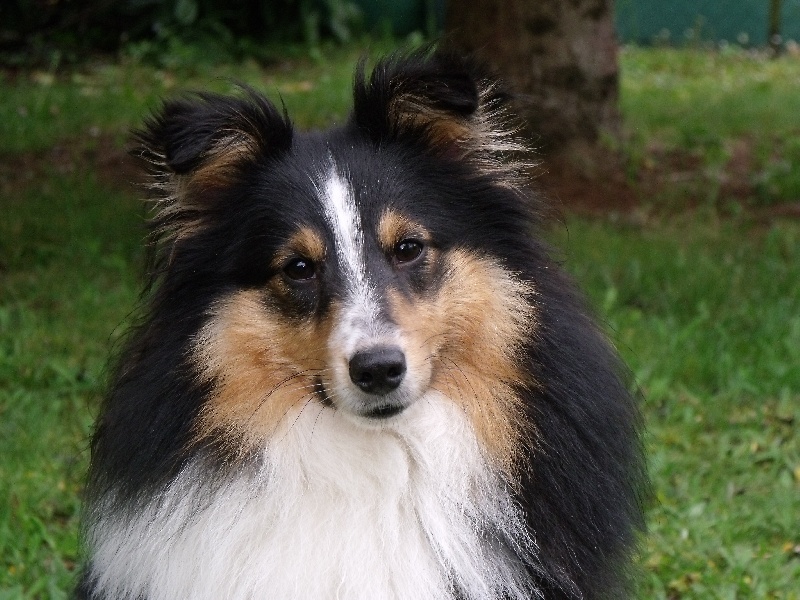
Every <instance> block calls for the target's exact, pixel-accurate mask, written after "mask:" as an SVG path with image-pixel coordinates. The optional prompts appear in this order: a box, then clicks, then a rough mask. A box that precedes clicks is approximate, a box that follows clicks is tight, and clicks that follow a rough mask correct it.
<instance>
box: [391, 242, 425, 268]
mask: <svg viewBox="0 0 800 600" xmlns="http://www.w3.org/2000/svg"><path fill="white" fill-rule="evenodd" d="M420 254H422V242H420V241H417V240H401V241H399V242H397V243H396V244H395V245H394V259H395V260H396V261H397V262H398V263H408V262H411V261H413V260H416V259H417V258H419V255H420Z"/></svg>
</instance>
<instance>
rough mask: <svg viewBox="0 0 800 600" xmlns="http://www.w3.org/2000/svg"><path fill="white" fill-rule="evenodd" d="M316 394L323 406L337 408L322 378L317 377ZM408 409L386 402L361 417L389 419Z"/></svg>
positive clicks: (366, 410)
mask: <svg viewBox="0 0 800 600" xmlns="http://www.w3.org/2000/svg"><path fill="white" fill-rule="evenodd" d="M314 394H315V395H316V396H317V401H318V402H319V403H320V404H322V406H326V407H328V408H335V405H334V403H333V400H331V397H330V396H328V392H327V390H326V389H325V383H324V382H323V381H322V378H320V377H317V378H316V379H315V381H314ZM406 408H407V407H406V405H405V404H396V403H389V402H386V403H384V404H378V405H376V406H371V407H369V408H367V409H365V410H363V411H360V412H359V415H360V416H362V417H366V418H368V419H389V418H391V417H394V416H396V415H399V414H400V413H401V412H403V411H404V410H405V409H406Z"/></svg>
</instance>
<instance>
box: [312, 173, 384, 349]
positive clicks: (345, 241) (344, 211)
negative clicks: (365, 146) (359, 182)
mask: <svg viewBox="0 0 800 600" xmlns="http://www.w3.org/2000/svg"><path fill="white" fill-rule="evenodd" d="M317 189H318V191H319V194H320V197H321V200H322V206H323V212H324V215H325V220H326V221H327V223H328V226H329V227H330V229H331V233H332V234H333V239H334V247H335V249H336V256H337V259H338V261H339V265H340V267H341V269H342V276H343V278H344V280H345V281H346V284H347V297H346V298H345V299H344V306H345V308H344V312H343V314H342V315H341V318H340V322H339V323H338V324H337V327H336V330H335V332H334V334H333V336H332V341H333V346H334V347H337V348H338V349H339V351H341V352H343V354H344V355H345V356H348V357H349V356H350V355H351V354H352V353H353V352H354V351H355V350H356V349H358V348H359V347H360V346H362V345H363V344H369V343H370V342H371V341H374V340H376V339H377V338H379V337H382V336H383V335H384V334H385V333H386V332H385V331H383V329H384V326H383V324H382V323H381V319H380V318H379V314H380V310H379V307H378V301H377V299H376V297H377V291H376V290H375V289H374V286H373V285H372V284H371V282H370V281H369V278H368V276H367V267H366V264H365V254H364V229H363V227H362V223H361V215H360V213H359V211H358V207H357V206H356V201H355V194H354V193H353V189H352V187H351V185H350V182H349V181H348V180H347V178H346V177H345V176H343V175H342V174H341V173H340V172H339V171H338V170H337V169H336V166H335V165H333V164H331V167H330V170H329V172H328V173H327V174H326V175H325V176H324V179H323V180H322V181H321V182H320V183H319V184H318V185H317Z"/></svg>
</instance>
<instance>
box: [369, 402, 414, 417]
mask: <svg viewBox="0 0 800 600" xmlns="http://www.w3.org/2000/svg"><path fill="white" fill-rule="evenodd" d="M405 408H406V407H405V406H404V405H402V404H384V405H381V406H377V407H375V408H371V409H370V410H368V411H366V412H365V413H363V414H364V416H365V417H369V418H370V419H388V418H389V417H393V416H395V415H399V414H400V413H401V412H403V411H404V410H405Z"/></svg>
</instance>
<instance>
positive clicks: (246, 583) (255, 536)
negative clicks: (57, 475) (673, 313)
mask: <svg viewBox="0 0 800 600" xmlns="http://www.w3.org/2000/svg"><path fill="white" fill-rule="evenodd" d="M353 96H354V108H353V112H352V115H351V116H350V117H349V119H348V120H347V122H346V123H345V124H344V125H342V126H340V127H335V128H333V129H330V130H327V131H322V132H311V133H300V132H297V131H295V130H294V128H293V127H292V125H291V123H290V121H289V119H288V117H287V115H286V113H285V110H284V111H281V110H278V109H277V108H276V107H275V106H274V105H273V104H271V103H270V102H269V101H268V100H266V99H265V98H264V97H262V96H261V95H259V94H258V93H256V92H255V91H253V90H250V89H247V88H245V89H243V90H242V92H241V93H240V94H238V95H234V96H222V95H215V94H197V95H192V96H186V97H182V98H180V99H176V100H171V101H168V102H166V103H165V104H164V106H163V107H162V108H161V109H160V111H159V112H158V113H157V114H155V115H154V116H153V117H151V118H150V120H149V121H148V122H147V123H146V125H145V127H144V128H143V130H142V131H140V132H139V133H138V134H137V140H138V144H139V146H138V148H137V150H136V153H137V154H138V155H139V156H141V157H142V158H144V159H145V160H146V161H148V163H149V165H150V170H151V171H152V182H151V184H152V189H153V192H154V193H153V196H154V197H155V210H154V213H153V217H152V219H151V220H150V240H149V242H150V247H151V249H152V257H151V260H150V263H149V264H150V268H149V279H148V283H147V286H148V287H147V293H146V294H145V304H146V306H145V310H144V315H143V317H142V320H141V323H140V324H139V325H138V326H137V327H135V328H134V330H133V331H132V332H131V335H130V337H129V339H128V341H127V344H126V346H125V348H124V349H123V352H122V353H121V358H120V360H119V363H118V365H117V367H116V370H115V372H114V375H113V381H112V385H111V389H110V392H109V393H108V396H107V397H106V399H105V402H104V404H103V408H102V412H101V414H100V416H99V419H98V423H97V427H96V432H95V434H94V438H93V441H92V446H91V449H92V453H91V470H90V475H89V481H88V489H87V495H86V508H85V515H84V526H83V533H82V536H83V546H84V554H85V564H84V568H83V572H82V576H81V581H80V582H79V584H78V589H77V597H78V598H83V599H96V600H100V599H125V600H181V599H197V600H211V599H214V600H219V599H231V600H239V599H257V598H265V599H277V600H283V599H315V600H319V599H329V598H330V599H333V598H342V599H348V600H349V599H361V600H383V599H386V600H395V599H396V600H428V599H429V600H455V599H460V600H478V599H501V598H503V599H508V600H519V599H523V598H526V599H527V598H543V599H547V600H551V599H565V598H571V599H578V598H583V599H587V600H588V599H595V598H614V599H617V598H623V597H626V596H627V594H628V584H627V582H628V579H629V577H628V575H627V574H628V572H629V570H630V569H629V568H628V567H629V566H630V564H631V562H632V553H633V550H634V547H635V542H636V538H637V537H638V535H639V531H640V530H641V528H642V510H641V502H640V490H641V484H642V483H643V482H644V475H643V468H642V460H641V452H640V440H639V433H638V425H639V416H638V412H637V407H636V404H637V402H636V398H635V394H632V393H631V391H630V389H629V387H630V386H629V382H628V381H627V376H626V371H625V369H624V368H623V367H622V365H621V364H620V361H619V360H618V358H617V356H616V354H615V352H614V351H613V349H612V348H611V346H610V344H609V343H608V342H607V341H606V339H605V338H604V336H603V335H602V333H601V332H600V330H599V328H598V327H597V326H596V325H595V323H594V321H593V318H592V317H591V316H590V312H589V311H588V310H587V308H586V307H585V304H584V301H583V300H582V297H581V295H580V294H579V293H578V292H577V291H576V288H575V286H574V284H573V283H572V282H571V280H570V279H569V278H568V277H567V276H566V275H565V274H564V273H563V272H562V270H561V269H560V268H559V265H558V262H557V261H556V260H555V259H554V258H553V257H552V254H551V252H550V251H549V249H548V247H547V245H546V244H545V243H544V241H543V240H542V237H541V236H542V229H541V226H542V221H543V219H542V215H543V214H545V211H544V210H543V202H542V200H541V199H540V198H539V195H538V194H537V193H536V192H535V191H533V190H532V188H531V186H530V184H529V183H528V181H527V174H528V171H529V167H530V166H531V165H530V164H529V162H528V160H529V159H528V158H527V157H528V156H529V154H526V152H525V148H524V144H523V143H522V142H521V141H520V139H519V136H518V134H517V133H516V131H515V127H514V125H513V119H512V117H511V116H510V114H509V108H508V104H509V102H508V99H509V96H508V94H507V93H505V92H504V91H503V90H502V89H501V87H500V86H499V84H498V83H497V82H494V81H492V80H491V79H489V78H486V77H484V76H483V75H482V74H480V71H479V70H477V69H476V68H475V67H474V66H473V65H472V64H471V63H469V62H468V61H466V60H465V59H462V58H460V57H457V56H454V55H450V54H447V53H443V52H431V51H417V52H412V53H406V54H402V55H394V56H391V57H389V58H387V59H384V60H383V61H380V62H378V63H377V65H376V66H375V67H374V69H373V70H372V71H371V73H366V72H365V69H364V68H363V66H362V67H360V68H359V69H358V70H357V73H356V76H355V83H354V90H353Z"/></svg>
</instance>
